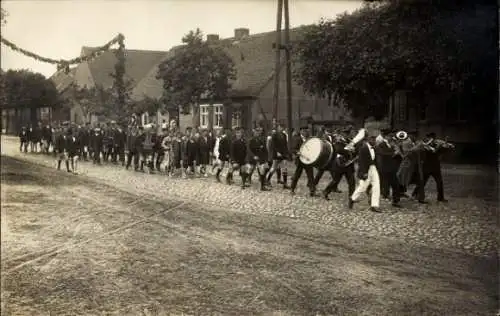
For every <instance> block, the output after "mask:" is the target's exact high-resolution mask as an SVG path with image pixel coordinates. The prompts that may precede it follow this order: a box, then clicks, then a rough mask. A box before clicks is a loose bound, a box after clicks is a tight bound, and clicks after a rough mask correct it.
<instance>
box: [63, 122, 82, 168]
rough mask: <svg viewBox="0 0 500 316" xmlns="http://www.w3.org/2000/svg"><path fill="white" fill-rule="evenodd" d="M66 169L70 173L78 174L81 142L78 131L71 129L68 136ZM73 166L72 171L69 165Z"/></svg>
mask: <svg viewBox="0 0 500 316" xmlns="http://www.w3.org/2000/svg"><path fill="white" fill-rule="evenodd" d="M66 152H67V155H66V167H67V169H68V172H71V171H72V172H73V173H75V174H76V170H77V163H78V155H79V153H80V141H79V139H78V131H76V130H75V131H74V132H73V130H72V129H71V128H70V129H68V133H67V136H66ZM70 164H71V169H70V168H69V165H70Z"/></svg>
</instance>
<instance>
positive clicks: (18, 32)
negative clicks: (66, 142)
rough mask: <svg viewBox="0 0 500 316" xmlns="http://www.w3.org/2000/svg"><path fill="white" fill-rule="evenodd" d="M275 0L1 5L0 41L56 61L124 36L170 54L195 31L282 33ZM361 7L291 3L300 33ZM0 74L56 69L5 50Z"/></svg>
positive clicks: (19, 0) (21, 0)
mask: <svg viewBox="0 0 500 316" xmlns="http://www.w3.org/2000/svg"><path fill="white" fill-rule="evenodd" d="M277 2H278V1H277V0H222V1H214V0H204V1H203V0H171V1H169V0H140V1H137V0H55V1H51V0H34V1H32V0H7V1H5V0H2V8H3V9H5V10H6V11H7V12H8V17H7V24H6V25H5V26H2V30H1V31H2V36H3V37H4V38H5V39H7V40H9V41H11V42H13V43H14V44H16V45H17V46H18V47H21V48H24V49H26V50H29V51H32V52H34V53H36V54H38V55H41V56H43V57H48V58H53V59H72V58H75V57H78V56H79V54H80V51H81V47H82V46H101V45H103V44H105V43H107V42H108V41H109V40H111V39H112V38H113V37H115V36H116V35H117V34H118V33H122V34H123V35H124V36H125V46H126V47H127V48H129V49H145V50H165V51H166V50H168V49H170V48H171V47H172V46H175V45H179V44H180V43H181V38H182V36H183V35H185V34H186V33H188V32H189V31H190V30H194V29H196V28H197V27H198V28H200V29H201V30H202V31H203V33H204V34H219V36H220V37H221V38H227V37H232V36H233V34H234V29H235V28H239V27H246V28H249V29H250V34H255V33H261V32H268V31H272V30H275V29H276V12H277ZM359 7H361V1H355V0H348V1H340V0H337V1H336V0H323V1H314V0H290V25H291V27H296V26H300V25H307V24H312V23H316V22H318V21H319V20H320V19H321V18H335V17H336V16H337V14H340V13H342V12H345V11H348V12H352V11H354V10H356V9H357V8H359ZM1 67H2V69H3V70H8V69H30V70H32V71H34V72H39V73H42V74H43V75H45V76H46V77H50V76H51V75H52V74H53V73H54V72H55V71H56V67H55V66H53V65H51V64H46V63H42V62H39V61H36V60H34V59H32V58H30V57H26V56H24V55H22V54H20V53H17V52H14V51H12V50H11V49H10V48H8V47H6V46H4V45H2V46H1Z"/></svg>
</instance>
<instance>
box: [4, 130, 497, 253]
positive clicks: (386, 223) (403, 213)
mask: <svg viewBox="0 0 500 316" xmlns="http://www.w3.org/2000/svg"><path fill="white" fill-rule="evenodd" d="M16 146H17V143H16V140H15V139H13V138H5V137H2V153H6V154H8V155H12V156H13V157H16V158H21V159H24V160H27V161H30V162H33V163H37V164H42V165H45V166H51V167H54V166H55V162H54V160H53V158H52V157H51V156H45V155H41V154H22V153H20V152H19V151H18V149H17V148H16ZM79 169H80V170H79V171H80V175H77V177H85V176H87V177H90V178H92V179H96V180H99V181H101V182H102V183H106V184H109V185H112V186H115V187H117V188H120V189H123V190H126V191H129V192H132V193H134V194H137V193H139V194H143V195H151V196H156V197H169V198H175V199H178V200H179V201H189V202H194V203H199V204H200V205H205V206H211V207H217V208H222V209H229V210H232V211H238V212H245V213H248V214H254V215H258V214H270V215H274V216H291V215H292V214H293V212H294V211H295V214H296V215H297V216H298V217H299V219H298V220H299V221H307V222H316V223H322V224H327V225H330V226H331V227H332V228H333V229H335V228H336V227H338V228H345V229H348V230H350V231H353V232H357V233H360V234H362V235H366V236H382V237H387V238H391V239H395V240H398V241H401V242H409V243H416V244H423V245H427V246H430V247H436V248H445V249H450V250H456V251H460V252H464V253H469V254H474V255H481V256H492V255H494V254H495V253H496V250H497V247H496V240H495V236H496V235H497V226H496V218H497V210H498V205H497V204H496V201H495V195H496V193H495V192H496V190H495V187H494V185H495V182H494V180H493V181H492V180H489V178H488V175H485V174H481V173H480V171H478V172H476V173H472V174H471V172H470V170H469V174H467V173H466V172H465V174H464V175H462V174H460V172H459V171H457V170H455V169H452V170H450V171H449V174H447V172H446V171H445V172H444V177H445V180H444V181H445V192H446V193H447V194H448V195H450V202H449V203H447V204H442V203H440V204H438V203H437V202H436V201H435V195H433V194H430V195H429V197H428V200H429V201H430V204H429V205H419V204H417V203H415V201H411V200H404V201H403V205H404V208H403V209H391V208H390V204H388V203H387V202H384V203H383V205H382V206H383V207H384V209H385V212H384V213H383V214H375V213H372V212H368V211H366V210H365V208H364V207H365V206H366V205H367V204H366V203H367V202H366V199H365V200H364V201H362V202H361V203H359V204H357V205H356V206H355V209H354V210H353V211H349V210H348V209H347V207H346V198H347V197H346V194H345V193H341V194H336V195H335V196H332V201H326V200H323V199H320V198H310V197H308V196H307V195H306V190H305V183H304V180H302V182H301V184H300V185H299V190H298V191H299V192H298V194H297V195H296V196H290V194H289V191H285V190H282V189H281V188H276V189H273V191H271V192H260V191H258V190H257V188H252V189H247V190H241V188H240V187H239V186H238V185H233V186H228V185H225V184H219V183H216V182H215V180H214V179H213V177H209V178H206V179H205V178H196V179H179V178H169V177H166V176H165V175H148V174H143V173H137V172H133V171H126V170H124V168H121V167H118V166H114V165H103V166H95V165H92V164H91V163H81V164H80V166H79ZM54 172H56V171H55V170H54ZM478 173H479V175H478ZM491 176H492V175H491V174H490V175H489V177H491ZM493 177H494V175H493ZM235 178H237V177H235ZM324 178H325V179H327V178H329V175H325V176H324ZM478 178H479V180H478ZM474 181H475V182H474ZM254 182H256V181H254ZM457 182H458V183H457ZM254 186H256V184H254ZM322 186H324V184H322V183H320V186H319V187H320V188H321V187H322ZM433 186H434V185H433V183H432V185H428V188H427V191H434V190H433ZM457 187H458V188H457ZM341 189H342V190H343V191H344V192H346V191H347V188H346V187H345V183H344V181H343V182H342V185H341ZM486 190H489V192H486ZM479 194H480V196H479V197H475V196H473V195H479Z"/></svg>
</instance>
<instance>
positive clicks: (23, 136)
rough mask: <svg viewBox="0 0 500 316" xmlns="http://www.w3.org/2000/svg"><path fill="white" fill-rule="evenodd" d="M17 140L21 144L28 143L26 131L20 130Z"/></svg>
mask: <svg viewBox="0 0 500 316" xmlns="http://www.w3.org/2000/svg"><path fill="white" fill-rule="evenodd" d="M19 139H20V140H21V141H22V142H26V141H28V131H27V130H25V129H21V131H20V132H19Z"/></svg>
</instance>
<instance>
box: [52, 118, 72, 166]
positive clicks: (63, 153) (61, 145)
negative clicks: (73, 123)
mask: <svg viewBox="0 0 500 316" xmlns="http://www.w3.org/2000/svg"><path fill="white" fill-rule="evenodd" d="M67 126H68V124H67V123H63V124H62V132H61V133H60V134H59V135H58V136H57V139H56V142H55V145H54V151H55V153H56V158H57V170H61V162H62V161H63V160H64V161H65V162H66V169H67V171H68V172H70V170H69V161H68V159H67V155H68V153H67V146H68V140H67V134H68V127H67Z"/></svg>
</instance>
